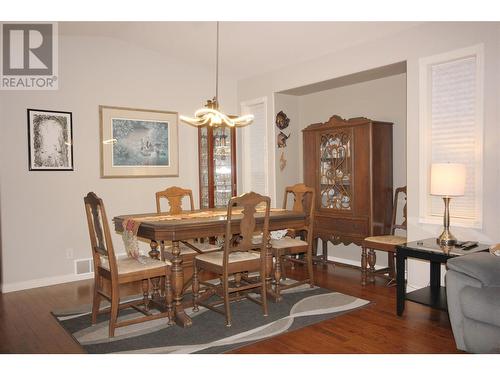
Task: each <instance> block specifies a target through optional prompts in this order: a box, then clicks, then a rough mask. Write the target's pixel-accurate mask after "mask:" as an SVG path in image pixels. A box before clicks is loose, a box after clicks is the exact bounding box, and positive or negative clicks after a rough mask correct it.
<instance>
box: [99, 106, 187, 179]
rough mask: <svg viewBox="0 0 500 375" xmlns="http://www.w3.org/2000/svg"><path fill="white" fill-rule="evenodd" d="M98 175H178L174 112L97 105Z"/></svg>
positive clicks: (110, 176) (175, 118)
mask: <svg viewBox="0 0 500 375" xmlns="http://www.w3.org/2000/svg"><path fill="white" fill-rule="evenodd" d="M99 113H100V123H101V124H100V125H101V177H103V178H113V177H165V176H178V175H179V156H178V138H177V137H178V135H177V121H178V114H177V112H168V111H155V110H146V109H135V108H123V107H107V106H99Z"/></svg>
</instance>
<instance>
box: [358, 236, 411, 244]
mask: <svg viewBox="0 0 500 375" xmlns="http://www.w3.org/2000/svg"><path fill="white" fill-rule="evenodd" d="M365 241H367V242H375V243H382V244H387V245H401V244H404V243H406V237H402V236H391V235H388V236H372V237H366V238H365Z"/></svg>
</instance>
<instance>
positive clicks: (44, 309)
mask: <svg viewBox="0 0 500 375" xmlns="http://www.w3.org/2000/svg"><path fill="white" fill-rule="evenodd" d="M294 272H295V276H296V277H299V276H300V274H301V273H302V272H303V270H302V267H298V268H297V269H296V271H289V272H288V275H289V276H290V277H293V276H294ZM360 277H361V275H360V271H359V270H357V269H352V268H349V267H342V266H335V267H334V266H332V265H329V266H327V267H326V266H316V268H315V279H316V283H317V284H318V285H320V286H322V287H324V288H327V289H332V290H335V291H339V292H342V293H346V294H350V295H353V296H356V297H360V298H364V299H367V300H370V301H372V304H371V305H369V306H368V307H366V308H362V309H359V310H356V311H354V312H351V313H348V314H345V315H342V316H340V317H337V318H335V319H330V320H326V321H322V322H320V323H317V324H315V325H312V326H309V327H304V328H302V329H299V330H297V331H294V332H289V333H286V334H282V335H279V336H277V337H274V338H271V339H268V340H264V341H260V342H257V343H255V344H252V345H248V346H245V347H243V348H240V349H238V350H235V351H234V352H232V353H247V354H249V353H254V354H263V353H459V351H457V350H456V348H455V342H454V340H453V334H452V332H451V327H450V323H449V319H448V314H447V313H446V312H442V311H438V310H433V309H431V308H429V307H427V306H422V305H419V304H416V303H413V302H409V301H407V302H406V309H405V312H404V314H403V316H402V317H398V316H397V315H396V288H395V287H386V286H385V283H386V281H385V280H383V279H379V280H377V282H376V284H375V285H368V286H365V287H362V286H361V285H360ZM92 283H93V281H92V280H85V281H79V282H74V283H67V284H61V285H55V286H50V287H44V288H37V289H30V290H25V291H19V292H12V293H8V294H0V352H1V353H83V350H82V349H81V348H80V346H79V345H78V344H77V343H76V342H75V341H74V340H73V339H72V337H71V336H70V335H69V334H67V333H66V331H64V329H63V328H61V327H60V326H59V324H58V323H57V322H56V320H55V319H54V318H53V317H52V315H51V313H50V312H51V310H54V309H59V308H68V307H71V306H78V305H82V304H85V303H90V300H91V293H92Z"/></svg>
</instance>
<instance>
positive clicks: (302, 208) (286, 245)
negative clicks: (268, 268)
mask: <svg viewBox="0 0 500 375" xmlns="http://www.w3.org/2000/svg"><path fill="white" fill-rule="evenodd" d="M290 197H293V207H292V210H293V211H298V212H304V213H305V214H306V219H305V222H304V226H303V227H302V228H298V229H295V230H294V231H289V233H288V234H287V235H286V236H284V237H283V238H280V239H271V247H272V253H273V256H274V258H275V262H274V293H275V297H276V300H277V301H279V300H281V291H283V290H285V289H289V288H294V287H296V286H299V285H301V284H310V286H311V288H312V287H313V286H314V275H313V254H312V244H313V222H314V215H313V213H314V199H315V194H314V189H313V188H310V187H308V186H306V185H304V184H295V185H293V186H288V187H286V188H285V196H284V198H283V208H284V209H286V208H287V206H288V205H287V203H288V200H289V198H290ZM299 236H303V239H301V238H299ZM300 254H304V255H305V257H304V259H301V258H298V257H296V255H300ZM285 259H286V260H287V261H291V262H293V263H302V264H305V265H306V267H307V277H306V278H305V279H303V280H298V281H296V282H293V283H287V284H284V283H283V281H284V279H285V278H286V276H285V275H284V272H283V271H284V260H285Z"/></svg>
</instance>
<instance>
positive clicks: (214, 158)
mask: <svg viewBox="0 0 500 375" xmlns="http://www.w3.org/2000/svg"><path fill="white" fill-rule="evenodd" d="M198 157H199V168H200V208H214V207H227V203H228V202H229V199H231V197H233V196H235V195H236V130H235V128H229V127H225V126H220V127H211V126H202V127H199V128H198Z"/></svg>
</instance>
